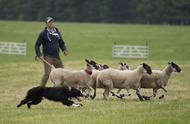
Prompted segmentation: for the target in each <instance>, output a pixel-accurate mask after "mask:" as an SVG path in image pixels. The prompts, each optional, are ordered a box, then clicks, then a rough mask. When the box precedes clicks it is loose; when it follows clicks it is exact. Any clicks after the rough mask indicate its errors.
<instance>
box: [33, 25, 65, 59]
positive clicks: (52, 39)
mask: <svg viewBox="0 0 190 124" xmlns="http://www.w3.org/2000/svg"><path fill="white" fill-rule="evenodd" d="M55 29H56V32H57V33H58V34H59V36H54V35H52V34H50V33H49V32H48V30H47V27H46V28H45V29H44V30H43V31H42V32H41V33H40V35H39V36H38V39H37V41H36V44H35V52H36V56H38V57H40V56H42V53H41V51H40V46H41V45H42V46H43V56H49V57H53V58H59V48H61V50H62V51H67V48H66V46H65V43H64V41H63V38H62V37H61V33H60V32H59V30H58V29H57V28H55Z"/></svg>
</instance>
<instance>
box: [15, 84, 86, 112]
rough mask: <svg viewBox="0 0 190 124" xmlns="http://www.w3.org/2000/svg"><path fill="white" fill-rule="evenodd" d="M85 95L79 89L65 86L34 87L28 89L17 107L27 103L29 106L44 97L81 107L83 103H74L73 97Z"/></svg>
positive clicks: (37, 102)
mask: <svg viewBox="0 0 190 124" xmlns="http://www.w3.org/2000/svg"><path fill="white" fill-rule="evenodd" d="M79 97H84V95H83V94H82V93H81V92H80V91H79V90H77V89H75V88H72V87H68V86H64V87H40V86H39V87H33V88H31V89H30V90H28V92H27V94H26V97H25V99H23V100H22V101H21V102H20V104H18V105H17V107H20V106H22V105H24V104H27V106H28V108H31V106H32V105H37V104H39V103H40V102H41V101H42V100H43V98H46V99H48V100H52V101H56V102H61V103H63V104H64V105H66V106H74V107H80V106H82V104H80V103H74V102H73V101H71V100H70V99H71V98H77V99H78V98H79Z"/></svg>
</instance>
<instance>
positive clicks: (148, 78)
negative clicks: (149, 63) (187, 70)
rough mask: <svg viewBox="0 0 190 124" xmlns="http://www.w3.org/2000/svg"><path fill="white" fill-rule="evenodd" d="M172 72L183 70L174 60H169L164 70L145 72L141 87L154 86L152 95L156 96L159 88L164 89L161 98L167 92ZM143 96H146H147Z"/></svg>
mask: <svg viewBox="0 0 190 124" xmlns="http://www.w3.org/2000/svg"><path fill="white" fill-rule="evenodd" d="M172 72H181V68H180V67H179V66H178V65H177V64H175V63H174V62H168V64H167V66H166V67H165V68H164V69H163V70H152V74H151V75H147V74H144V75H143V77H142V79H141V81H140V82H141V88H152V89H153V95H152V96H150V97H156V94H157V90H158V89H163V90H164V94H163V95H161V96H160V97H159V99H162V98H164V96H165V94H166V93H167V90H166V86H167V83H168V80H169V78H170V76H171V74H172ZM143 97H144V98H146V97H147V96H143ZM150 97H148V98H150Z"/></svg>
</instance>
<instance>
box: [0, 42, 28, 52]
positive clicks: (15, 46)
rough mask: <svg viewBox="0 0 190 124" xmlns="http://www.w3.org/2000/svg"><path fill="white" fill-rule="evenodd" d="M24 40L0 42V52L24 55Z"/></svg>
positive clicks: (25, 45)
mask: <svg viewBox="0 0 190 124" xmlns="http://www.w3.org/2000/svg"><path fill="white" fill-rule="evenodd" d="M26 47H27V44H26V42H23V43H18V42H1V41H0V54H14V55H26Z"/></svg>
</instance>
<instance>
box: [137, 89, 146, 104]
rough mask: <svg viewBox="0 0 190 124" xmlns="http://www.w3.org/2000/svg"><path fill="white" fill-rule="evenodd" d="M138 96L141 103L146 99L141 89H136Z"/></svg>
mask: <svg viewBox="0 0 190 124" xmlns="http://www.w3.org/2000/svg"><path fill="white" fill-rule="evenodd" d="M136 94H137V96H138V97H139V100H140V101H143V100H144V99H143V96H142V95H141V91H140V88H137V89H136Z"/></svg>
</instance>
